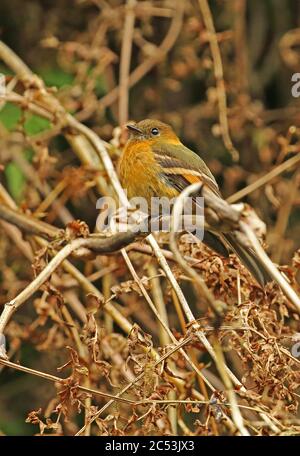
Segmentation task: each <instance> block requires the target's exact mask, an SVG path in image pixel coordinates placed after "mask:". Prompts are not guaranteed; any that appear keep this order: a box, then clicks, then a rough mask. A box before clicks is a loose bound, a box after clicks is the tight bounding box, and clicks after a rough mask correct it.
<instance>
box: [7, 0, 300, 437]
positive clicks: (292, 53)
mask: <svg viewBox="0 0 300 456" xmlns="http://www.w3.org/2000/svg"><path fill="white" fill-rule="evenodd" d="M125 3H126V2H125V1H124V0H26V1H24V0H1V3H0V39H1V40H2V41H4V42H5V43H6V44H7V45H8V46H9V47H11V48H12V49H13V50H14V51H15V52H16V53H17V54H18V55H19V56H20V57H21V58H22V59H23V60H24V62H26V64H27V65H28V66H29V67H30V68H31V69H32V70H33V71H34V72H35V73H36V74H37V75H39V76H40V77H41V78H42V79H43V80H44V81H45V84H46V85H47V86H48V87H54V88H55V90H56V92H55V93H56V96H57V97H58V99H59V100H60V102H61V103H62V105H63V106H64V107H65V108H66V109H67V110H68V111H69V112H71V113H72V114H74V115H75V116H76V117H77V118H78V119H79V120H80V121H81V122H83V123H85V124H86V125H88V126H89V127H91V128H93V130H94V131H95V132H96V133H97V134H98V135H99V136H100V137H101V138H102V139H103V140H105V141H107V142H111V139H112V137H113V138H114V139H115V141H117V143H118V142H119V143H120V144H121V146H122V144H123V143H124V139H123V138H122V135H121V136H120V131H119V130H118V128H117V127H118V126H119V125H120V121H121V120H120V112H119V105H118V98H117V96H114V95H112V91H113V89H114V87H116V85H117V84H118V81H119V71H120V54H121V47H122V39H123V26H124V16H125V11H126V8H125ZM180 3H181V4H183V5H184V16H183V22H182V25H181V26H180V30H179V32H178V36H177V37H175V38H176V39H175V43H174V44H173V45H172V46H171V47H170V49H169V51H168V52H167V54H166V55H165V56H164V58H163V60H162V61H160V62H158V63H156V64H155V65H153V67H152V68H151V69H150V70H149V71H148V72H146V73H145V74H144V75H142V77H141V78H137V79H138V80H137V81H136V83H135V84H134V85H133V87H132V88H131V89H130V93H129V119H133V120H136V121H138V120H141V119H143V118H147V117H152V118H159V119H161V120H163V121H165V122H168V123H171V124H172V125H173V126H174V128H175V129H176V131H177V133H178V135H179V136H180V137H181V139H182V141H183V142H184V143H185V144H187V145H188V146H189V147H190V148H192V149H193V150H195V151H197V152H198V153H199V154H200V155H201V156H202V157H203V158H204V159H205V160H206V162H207V163H208V165H209V166H210V168H211V169H212V171H213V173H214V175H215V176H216V178H217V180H218V182H219V184H220V187H221V189H222V191H223V194H224V195H225V196H226V197H229V196H230V195H232V194H234V193H235V192H236V191H238V190H240V189H242V188H244V187H245V186H247V185H248V184H250V183H252V182H255V180H256V179H258V178H259V177H260V176H262V175H264V174H265V173H267V172H268V171H270V169H272V168H273V167H274V166H276V165H279V164H280V163H282V162H283V161H284V160H286V159H288V158H290V157H291V156H293V155H294V154H295V152H298V153H299V144H300V111H299V107H300V101H299V99H297V98H293V97H292V95H291V87H292V83H291V76H292V74H293V73H295V72H297V71H298V72H300V53H299V48H300V2H299V1H298V0H251V1H250V0H248V1H247V0H226V1H224V0H211V1H210V2H209V3H210V6H211V11H212V14H213V18H214V23H215V28H216V31H217V37H218V42H219V46H220V50H221V55H222V62H223V70H224V80H225V88H226V94H227V103H228V120H229V129H230V134H231V139H232V142H233V144H234V146H235V147H236V149H237V150H238V151H239V153H240V160H239V161H238V162H233V160H232V158H231V155H230V153H229V151H228V150H226V148H225V147H224V143H223V140H222V136H221V135H220V126H219V117H218V104H217V94H216V89H215V85H216V84H215V77H214V68H213V61H212V57H211V52H210V47H209V40H208V34H207V32H206V30H205V27H204V23H203V18H202V16H201V12H200V9H199V5H198V1H196V0H180ZM174 7H176V5H175V2H174V0H152V1H146V0H145V1H139V2H137V6H136V19H135V31H134V36H133V50H132V59H131V64H130V65H131V71H133V70H134V69H135V68H136V67H137V66H138V65H141V63H142V62H144V61H145V60H147V59H151V58H152V57H153V55H155V52H157V50H156V47H155V46H159V45H160V43H162V41H163V40H164V38H165V36H166V34H167V33H168V30H169V27H170V21H171V17H172V15H173V8H174ZM177 8H178V3H177ZM171 38H172V37H171ZM0 73H4V74H5V75H8V78H7V80H8V81H10V80H11V79H12V77H13V73H12V72H11V70H10V69H9V68H7V67H6V66H5V65H4V64H3V63H2V62H1V61H0ZM10 75H11V78H10ZM53 90H54V89H53ZM20 137H21V138H22V139H21V140H20ZM115 143H116V142H113V144H115ZM8 144H9V145H10V146H12V145H13V147H7V145H8ZM20 148H21V154H20V153H19V152H18V151H19V150H20ZM111 156H112V158H113V160H114V163H115V164H117V161H118V158H119V150H118V149H116V148H112V150H111ZM26 164H28V165H30V168H29V170H28V168H27V167H26ZM79 165H80V162H79V160H78V159H77V158H76V157H75V155H74V154H73V153H72V151H71V149H70V145H69V144H68V142H67V141H66V139H65V138H64V136H63V134H61V132H59V134H57V133H56V131H53V129H52V127H51V125H50V122H48V121H47V120H45V119H42V118H40V117H39V116H36V115H32V114H30V113H28V112H27V111H25V110H22V109H21V108H20V107H17V106H15V105H13V104H11V103H7V104H5V106H3V107H1V108H0V166H1V177H0V179H1V182H2V183H3V184H4V186H5V187H6V188H7V190H8V192H9V193H10V195H11V196H12V198H13V199H14V200H15V202H16V203H17V204H18V205H20V206H21V207H22V208H23V209H24V210H30V211H34V210H35V209H36V208H37V207H38V205H39V203H40V195H39V192H38V191H37V190H36V189H35V188H34V186H33V185H31V183H32V182H33V181H34V176H33V177H32V174H30V172H31V171H34V172H35V173H37V174H38V176H39V179H40V182H41V183H42V185H44V183H45V182H46V181H47V183H48V184H50V185H51V187H52V188H55V187H56V186H57V185H58V183H59V182H60V181H61V180H62V179H66V180H65V182H67V188H66V189H65V191H64V194H63V203H64V204H65V205H66V208H67V209H68V210H69V211H70V213H72V215H73V216H74V217H75V218H80V219H82V220H85V221H86V222H87V223H88V224H89V226H90V229H91V230H92V229H93V228H94V224H95V219H96V214H95V201H96V199H97V192H96V191H94V188H92V189H90V188H89V187H88V186H86V183H87V182H88V181H89V180H92V178H91V177H90V176H89V175H88V174H87V171H86V172H83V173H82V174H80V173H75V172H74V169H75V168H76V167H79ZM298 177H299V176H298ZM298 177H297V174H296V173H295V170H294V169H292V170H291V171H289V172H286V173H284V174H283V175H282V176H280V178H278V179H276V180H275V181H272V182H271V183H269V184H268V185H266V186H263V187H261V188H259V189H258V190H256V191H255V192H252V193H251V194H249V195H247V196H246V197H245V198H244V201H246V202H248V203H249V204H251V205H252V206H253V207H254V208H255V209H256V211H257V212H258V214H259V216H260V217H261V218H262V219H263V220H264V221H265V222H266V224H267V230H268V236H267V244H268V246H269V247H268V248H269V253H270V255H271V257H272V258H273V259H274V260H275V261H276V262H279V263H281V264H290V263H291V259H292V256H293V254H294V252H295V251H296V250H297V249H298V248H299V247H300V236H299V220H300V206H299V204H300V198H299V192H298V184H299V178H298ZM291 192H294V193H293V195H294V196H293V199H292V201H291V202H290V205H289V208H288V210H287V209H286V207H285V204H286V202H287V201H288V200H289V198H290V195H291ZM44 220H45V221H48V222H50V223H54V222H55V224H56V225H57V226H63V222H62V221H61V220H59V219H58V218H57V214H56V213H55V210H54V209H53V210H51V211H49V212H48V213H47V214H44ZM0 242H1V245H0V262H2V264H3V268H2V267H1V271H0V276H1V278H2V280H1V294H2V297H1V298H0V299H1V301H0V302H1V304H4V303H5V302H6V300H7V297H8V296H11V297H12V296H14V295H15V294H16V291H17V290H19V289H22V286H23V283H27V280H29V279H30V276H31V270H30V268H29V267H28V265H24V264H22V263H20V260H19V258H18V254H17V251H16V248H15V247H11V245H9V244H8V242H7V240H5V238H4V237H1V238H0ZM8 265H9V266H10V267H12V269H9V268H8ZM8 283H9V285H7V284H8ZM12 283H14V286H12V285H11V284H12ZM100 286H101V285H100ZM30 312H31V314H30ZM32 314H33V311H30V310H27V313H25V312H24V314H23V315H22V314H21V315H20V316H19V317H18V318H19V322H22V318H23V319H24V321H27V320H26V319H28V318H31V317H32ZM13 329H14V328H13V327H12V329H11V331H10V333H12V332H13ZM19 336H20V337H21V338H22V336H21V335H20V334H19ZM23 336H24V335H23ZM25 339H26V338H25ZM18 350H20V351H19V352H18ZM21 350H22V352H21ZM16 352H17V353H18V357H19V359H22V363H23V364H25V365H29V364H30V365H31V366H32V367H34V366H38V368H39V369H40V370H44V371H48V370H49V368H50V366H52V368H53V366H57V365H59V363H61V364H62V363H63V362H64V360H65V358H64V355H62V354H61V351H60V349H57V350H56V349H55V348H53V349H52V350H51V351H50V352H49V351H48V352H47V353H45V352H43V354H41V353H40V352H39V351H38V350H36V349H35V348H34V347H33V346H32V344H31V342H30V341H28V342H26V341H25V342H24V341H23V343H22V349H21V348H20V347H16ZM1 376H2V382H1V387H0V410H1V412H0V429H1V430H2V431H3V432H5V433H7V434H10V435H16V434H25V433H26V434H31V433H33V432H36V428H35V427H34V426H32V425H30V424H25V422H24V417H26V416H27V414H28V411H29V410H33V409H37V408H39V407H41V406H43V405H45V404H47V403H48V402H49V400H50V398H51V397H52V396H53V393H54V388H53V386H52V384H51V383H49V384H48V383H47V382H45V381H43V380H42V379H35V377H31V376H26V375H25V374H23V373H18V372H14V371H10V370H7V369H4V372H2V373H1ZM69 432H70V433H71V432H72V429H70V430H69Z"/></svg>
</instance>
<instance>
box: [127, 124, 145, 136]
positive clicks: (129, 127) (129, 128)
mask: <svg viewBox="0 0 300 456" xmlns="http://www.w3.org/2000/svg"><path fill="white" fill-rule="evenodd" d="M126 128H127V129H128V130H129V131H131V132H132V133H135V134H137V133H138V134H139V135H142V134H143V132H142V130H140V129H139V128H138V127H136V126H135V125H132V124H129V125H126Z"/></svg>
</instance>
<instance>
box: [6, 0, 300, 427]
mask: <svg viewBox="0 0 300 456" xmlns="http://www.w3.org/2000/svg"><path fill="white" fill-rule="evenodd" d="M10 3H11V5H9V4H8V2H3V6H1V8H2V9H3V10H5V11H6V13H7V14H6V16H3V17H5V18H6V20H7V23H6V22H5V21H4V27H3V28H4V37H3V40H4V41H5V39H4V38H5V30H7V29H8V30H10V28H9V27H10V23H9V17H11V16H10V15H11V14H12V13H11V11H12V12H13V9H14V8H17V7H20V2H18V1H17V0H14V1H11V2H10ZM249 3H250V2H246V1H245V0H233V1H230V2H223V1H214V2H209V3H208V2H207V1H206V0H199V1H192V0H191V1H189V0H185V1H182V0H178V1H171V2H169V1H167V0H166V1H154V0H153V1H142V2H136V1H134V0H128V1H127V2H125V1H121V0H110V1H102V0H96V1H73V0H72V1H71V0H70V1H69V0H68V1H65V2H53V5H52V6H48V7H47V8H48V9H47V19H46V18H45V17H44V15H43V11H42V9H41V5H39V6H36V8H35V9H32V10H31V8H32V3H31V2H28V3H26V5H24V8H25V9H27V12H29V11H31V12H32V14H33V15H35V19H36V23H37V24H38V25H37V26H36V27H35V28H34V27H33V26H32V25H30V24H29V25H28V28H25V29H24V30H23V31H22V32H21V31H20V32H19V35H18V36H19V41H18V43H17V46H16V47H17V49H16V51H17V52H14V51H12V49H11V48H13V46H11V47H10V46H8V45H6V44H4V41H3V42H0V60H1V62H2V63H3V66H1V67H0V72H4V73H5V74H6V82H7V91H6V94H5V96H4V97H3V98H2V99H1V106H0V109H1V112H0V158H1V162H0V166H1V177H0V179H1V182H0V224H1V231H0V245H1V247H0V261H1V275H0V287H1V297H0V304H1V306H3V309H1V312H2V313H1V317H0V328H1V331H0V332H1V333H2V332H3V333H4V334H5V337H6V348H7V352H6V353H5V350H4V345H3V344H2V358H0V364H1V372H0V375H1V386H0V389H1V393H2V394H1V399H0V404H1V406H0V409H1V413H0V430H1V432H3V433H5V434H18V433H26V432H27V433H32V434H49V433H50V434H54V435H81V434H84V435H116V436H123V435H177V434H178V435H186V436H190V435H197V436H198V435H199V436H200V435H249V434H251V435H295V434H299V432H300V421H299V411H298V402H299V380H300V379H299V376H300V373H299V372H300V371H299V364H300V357H299V351H298V352H297V351H295V350H293V347H295V346H296V345H297V343H298V341H299V337H298V334H299V332H300V331H299V305H298V308H297V303H299V301H298V300H299V298H298V297H297V294H298V295H299V291H300V290H299V288H300V287H299V283H298V281H297V273H298V271H299V267H300V258H299V250H298V249H299V211H298V207H299V172H298V168H299V162H300V155H299V152H300V125H299V102H298V101H297V100H296V99H293V98H291V95H290V88H291V84H290V75H291V72H295V71H296V67H297V62H298V61H297V58H296V57H297V55H298V51H297V39H298V38H299V35H300V31H299V28H297V27H299V24H296V23H294V21H293V18H289V17H286V16H283V18H282V23H280V22H278V21H277V19H276V18H275V17H274V18H273V19H272V20H271V21H269V16H268V11H267V9H266V10H265V9H264V7H263V6H262V3H263V2H256V1H254V2H251V5H250V4H249ZM275 3H276V4H277V2H275ZM282 3H287V2H282ZM295 3H296V2H295ZM258 5H260V6H258ZM70 6H71V7H72V8H71V9H70ZM272 8H273V7H272ZM293 8H294V9H295V11H296V10H297V8H298V6H296V4H295V6H292V7H291V9H293ZM274 9H275V6H274ZM272 11H273V9H272ZM298 11H299V8H298ZM9 13H10V14H9ZM257 15H260V16H259V17H258V16H257ZM12 17H14V15H13V14H12ZM276 17H277V16H276ZM295 17H296V15H295ZM10 20H11V22H12V24H13V23H14V20H12V19H10ZM295 20H296V19H295ZM254 22H255V24H256V26H258V27H259V30H260V34H256V35H255V38H256V39H254V36H253V33H254V31H253V27H254V26H253V23H254ZM269 23H271V25H270V26H269V25H268V24H269ZM12 27H16V25H14V24H13V25H12ZM268 27H270V29H269V28H268ZM216 30H217V33H216ZM219 30H220V31H219ZM268 34H271V35H270V36H271V37H272V40H271V41H272V42H271V44H268V42H267V41H268V40H267V37H268V36H269V35H268ZM297 37H298V38H297ZM32 40H33V42H34V46H33V49H34V51H35V52H32V51H31V50H30V46H31V42H32ZM7 43H9V39H8V40H7ZM9 44H10V43H9ZM278 51H279V52H280V53H281V54H279V53H278ZM18 55H19V56H20V58H19V57H18ZM47 59H48V60H47ZM25 62H26V63H25ZM45 62H46V63H45ZM48 62H49V63H48ZM274 81H275V83H274ZM276 84H277V85H276ZM270 93H271V95H270ZM273 98H274V99H273ZM282 99H284V100H285V103H284V104H283V107H282V104H281V101H282ZM272 103H273V104H272ZM274 106H275V107H274ZM144 117H154V118H156V117H157V118H161V119H162V120H164V121H167V122H169V123H172V125H173V126H174V128H176V130H177V131H178V133H180V136H181V137H182V138H183V140H184V141H185V142H186V143H187V144H188V145H191V147H192V148H193V149H195V150H198V151H199V152H200V153H201V155H202V156H203V158H205V159H206V161H207V163H208V165H209V166H210V167H211V169H212V171H213V172H214V174H215V175H216V177H217V178H218V180H219V182H220V185H221V187H222V190H223V193H224V195H225V196H226V197H228V201H229V202H230V203H235V202H239V201H240V200H241V199H242V200H243V201H244V200H247V202H248V203H249V204H250V205H251V206H253V207H254V208H255V209H256V211H257V213H258V214H259V216H260V217H261V219H262V220H264V221H265V222H266V224H267V236H266V246H267V250H268V252H269V255H270V257H271V258H272V260H273V261H274V262H275V263H276V264H278V265H280V266H279V269H280V270H281V271H282V272H283V273H284V274H285V276H286V278H287V280H288V282H289V286H288V290H291V291H290V294H289V293H286V292H285V293H284V292H283V291H282V289H281V288H280V287H279V285H278V284H277V283H271V284H269V285H268V286H267V287H266V289H265V290H264V291H263V290H261V289H260V288H259V287H258V285H257V284H256V283H255V282H254V280H253V279H252V278H251V276H250V274H249V273H248V272H247V271H246V270H245V268H243V266H242V265H241V264H240V263H239V261H238V260H237V258H236V257H234V256H231V257H230V258H229V259H223V258H220V257H218V256H217V255H216V254H214V253H213V252H212V251H210V250H209V249H208V248H206V247H204V246H203V245H202V244H191V243H189V242H188V241H187V235H183V236H181V238H180V239H179V240H178V250H177V249H174V244H173V247H172V239H171V243H170V238H169V236H168V235H166V234H160V235H155V236H153V235H149V236H148V237H147V238H146V239H144V238H145V236H140V235H138V236H137V235H136V234H133V233H132V232H131V231H127V232H126V233H122V236H120V235H114V234H112V233H100V234H99V233H98V234H95V225H96V220H97V215H98V212H97V210H96V202H97V199H98V198H99V197H100V196H114V197H116V196H118V197H119V199H120V200H121V203H122V204H123V205H126V204H128V203H127V200H126V197H125V195H124V194H123V192H122V189H121V187H120V184H119V181H118V177H117V174H116V171H115V169H116V164H117V161H118V158H119V155H120V153H121V150H122V147H123V145H124V142H125V140H126V134H125V133H124V131H123V130H122V128H121V127H122V126H123V125H124V124H125V123H126V122H127V120H128V119H130V118H134V119H141V118H144ZM202 150H203V153H202ZM208 196H209V195H208ZM210 204H213V201H212V202H210ZM230 207H231V206H229V209H228V210H230ZM173 243H174V239H173ZM179 253H180V254H179ZM183 258H184V262H182V261H181V260H182V259H183ZM195 273H196V274H197V276H195ZM284 291H285V290H284ZM20 397H22V400H21V401H20ZM26 416H27V418H26ZM25 419H26V422H27V423H30V424H31V425H32V426H28V425H25V426H24V425H23V422H24V421H25ZM26 426H27V427H26ZM26 429H27V430H26Z"/></svg>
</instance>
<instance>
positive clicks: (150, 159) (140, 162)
mask: <svg viewBox="0 0 300 456" xmlns="http://www.w3.org/2000/svg"><path fill="white" fill-rule="evenodd" d="M161 174H162V168H161V166H160V165H159V163H157V161H156V160H155V157H154V154H153V152H152V150H151V147H150V146H149V144H148V143H147V142H146V141H139V143H138V144H133V145H130V144H128V145H127V146H126V147H125V150H124V152H123V154H122V157H121V160H120V163H119V176H120V181H121V184H122V187H123V188H124V190H126V191H127V196H128V199H131V198H134V197H143V198H145V199H146V200H147V202H148V204H150V202H151V198H152V197H162V196H165V197H168V198H172V197H173V196H176V194H177V191H176V190H175V189H173V188H172V187H168V186H167V185H166V183H165V182H164V180H163V179H162V178H161Z"/></svg>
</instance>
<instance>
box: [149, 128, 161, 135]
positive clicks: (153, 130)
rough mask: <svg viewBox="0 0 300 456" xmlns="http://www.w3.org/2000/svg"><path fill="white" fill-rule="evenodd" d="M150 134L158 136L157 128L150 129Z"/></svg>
mask: <svg viewBox="0 0 300 456" xmlns="http://www.w3.org/2000/svg"><path fill="white" fill-rule="evenodd" d="M151 134H152V135H154V136H157V135H159V130H158V128H152V130H151Z"/></svg>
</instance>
